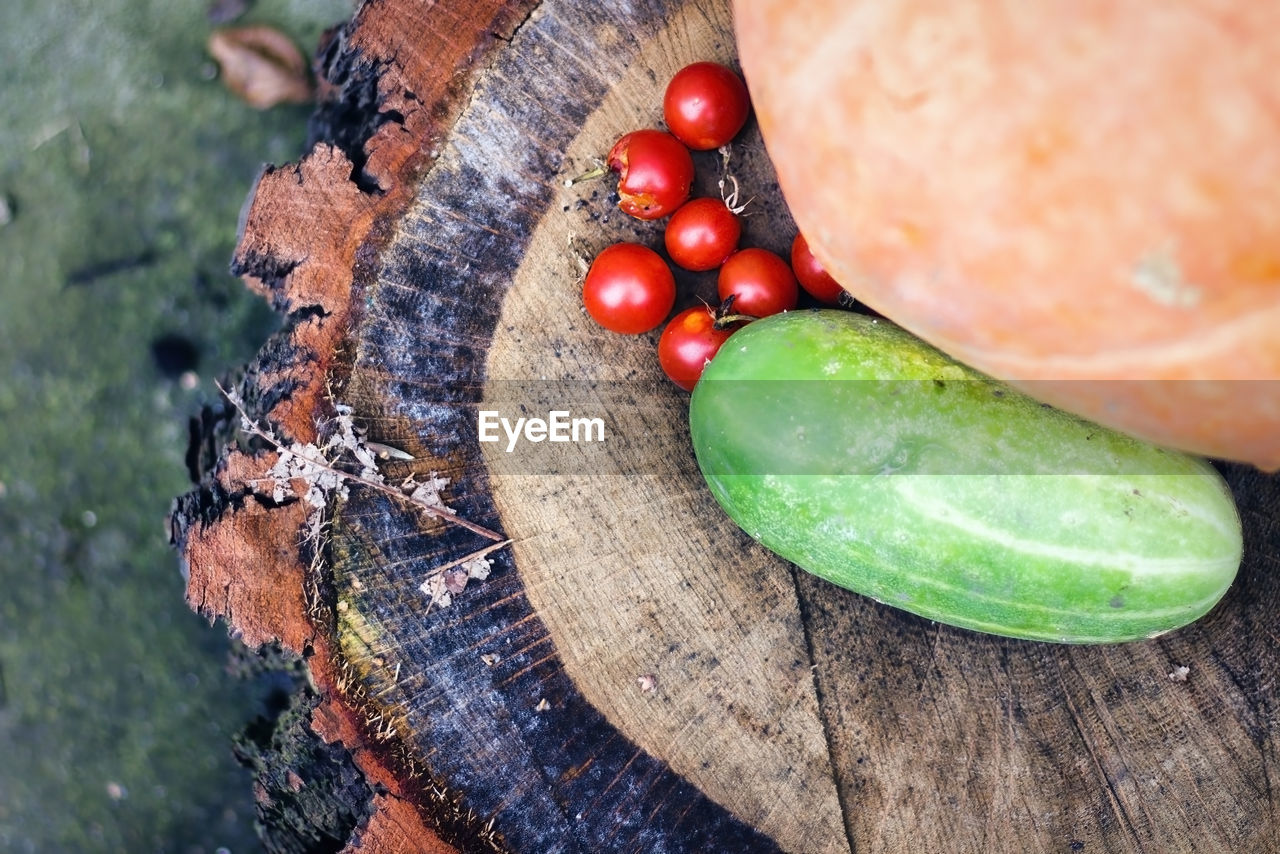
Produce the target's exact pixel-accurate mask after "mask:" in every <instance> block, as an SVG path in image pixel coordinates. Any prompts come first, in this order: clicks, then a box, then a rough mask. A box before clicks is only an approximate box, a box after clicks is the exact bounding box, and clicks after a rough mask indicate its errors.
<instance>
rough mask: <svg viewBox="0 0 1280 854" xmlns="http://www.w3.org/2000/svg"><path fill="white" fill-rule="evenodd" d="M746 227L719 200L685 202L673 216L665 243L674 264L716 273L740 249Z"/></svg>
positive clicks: (705, 199)
mask: <svg viewBox="0 0 1280 854" xmlns="http://www.w3.org/2000/svg"><path fill="white" fill-rule="evenodd" d="M741 236H742V225H741V224H740V223H739V222H738V216H737V214H735V213H734V212H733V211H731V210H729V206H728V205H726V204H725V203H724V202H722V201H720V200H719V199H712V198H703V199H693V200H692V201H688V202H685V203H684V204H683V205H681V206H680V208H679V209H678V210H677V211H676V212H675V213H673V214H672V215H671V221H670V222H668V223H667V230H666V232H665V234H664V235H663V239H664V240H665V241H666V244H667V254H668V255H670V256H671V260H672V261H674V262H675V263H677V264H679V265H680V266H681V267H684V268H685V269H686V270H714V269H715V268H716V267H719V266H720V265H721V264H723V263H724V261H725V259H726V258H728V257H729V256H730V255H732V254H733V250H735V249H737V248H738V238H739V237H741Z"/></svg>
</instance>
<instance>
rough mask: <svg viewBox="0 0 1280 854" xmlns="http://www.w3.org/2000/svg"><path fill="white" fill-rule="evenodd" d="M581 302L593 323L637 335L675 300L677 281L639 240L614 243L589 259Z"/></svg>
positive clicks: (663, 314)
mask: <svg viewBox="0 0 1280 854" xmlns="http://www.w3.org/2000/svg"><path fill="white" fill-rule="evenodd" d="M582 302H583V304H584V305H585V306H586V307H587V314H589V315H591V317H592V319H594V320H595V322H596V323H599V324H600V325H601V326H603V327H604V328H605V329H608V330H610V331H612V332H621V333H623V334H626V335H639V334H641V333H643V332H648V331H649V330H651V329H656V328H657V327H658V325H659V324H661V323H662V321H663V320H665V319H666V317H667V315H668V314H670V313H671V307H672V306H673V305H675V302H676V281H675V277H674V276H672V275H671V268H670V267H668V266H667V262H666V261H663V260H662V256H661V255H659V254H658V253H657V252H654V251H653V250H652V249H650V248H649V247H647V246H641V245H640V244H639V243H615V244H614V245H612V246H610V247H609V248H607V249H605V250H604V251H603V252H601V253H600V254H599V255H597V256H596V259H595V260H594V261H592V262H591V269H590V270H588V271H587V279H586V281H585V282H584V283H583V286H582Z"/></svg>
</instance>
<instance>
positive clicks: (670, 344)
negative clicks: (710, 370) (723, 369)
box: [658, 305, 735, 391]
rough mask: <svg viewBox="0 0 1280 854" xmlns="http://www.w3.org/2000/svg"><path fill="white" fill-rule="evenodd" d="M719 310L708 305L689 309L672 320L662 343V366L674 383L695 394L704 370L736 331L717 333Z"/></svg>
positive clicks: (660, 357)
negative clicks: (694, 388) (716, 310)
mask: <svg viewBox="0 0 1280 854" xmlns="http://www.w3.org/2000/svg"><path fill="white" fill-rule="evenodd" d="M715 323H716V313H715V309H713V308H708V307H707V306H705V305H697V306H694V307H693V308H686V309H685V310H684V311H682V312H680V313H679V314H677V315H676V316H675V317H673V318H671V322H670V323H668V324H667V328H666V329H664V330H662V337H661V338H659V339H658V362H659V363H660V364H661V365H662V370H663V372H664V373H666V375H667V376H668V377H669V378H670V379H671V381H672V382H673V383H675V384H676V385H678V386H680V388H682V389H684V390H685V391H693V387H694V386H695V385H697V384H698V379H699V378H700V377H701V376H702V369H703V368H705V367H706V366H707V362H709V361H711V357H712V356H714V355H715V354H716V351H718V350H719V349H720V345H721V344H723V343H724V342H725V341H726V340H727V339H728V337H729V336H730V335H732V334H733V333H734V331H735V330H734V329H716V328H715Z"/></svg>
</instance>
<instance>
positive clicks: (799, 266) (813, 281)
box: [791, 234, 844, 305]
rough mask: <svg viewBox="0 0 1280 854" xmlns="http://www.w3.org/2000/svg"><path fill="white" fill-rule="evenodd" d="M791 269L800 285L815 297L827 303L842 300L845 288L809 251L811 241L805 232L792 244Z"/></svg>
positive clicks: (834, 303) (835, 303)
mask: <svg viewBox="0 0 1280 854" xmlns="http://www.w3.org/2000/svg"><path fill="white" fill-rule="evenodd" d="M791 269H792V270H793V271H795V274H796V279H797V280H799V282H800V287H802V288H804V289H805V290H806V291H808V292H809V294H810V295H811V296H812V297H813V298H814V299H816V300H818V301H819V302H825V303H826V304H827V305H837V304H838V303H839V302H840V295H841V294H842V293H844V288H842V287H840V283H839V282H837V281H836V280H835V279H833V278H831V274H830V273H828V272H827V268H826V267H823V266H822V262H821V261H819V260H818V259H817V258H815V257H813V253H812V252H810V251H809V242H808V241H807V240H805V239H804V235H803V234H797V235H796V239H795V241H793V242H792V244H791Z"/></svg>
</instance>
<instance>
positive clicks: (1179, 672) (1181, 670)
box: [1169, 664, 1191, 682]
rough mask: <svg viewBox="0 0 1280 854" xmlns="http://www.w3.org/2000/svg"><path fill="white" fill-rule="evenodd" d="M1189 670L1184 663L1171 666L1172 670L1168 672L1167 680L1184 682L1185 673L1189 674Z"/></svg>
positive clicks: (1185, 679) (1185, 678)
mask: <svg viewBox="0 0 1280 854" xmlns="http://www.w3.org/2000/svg"><path fill="white" fill-rule="evenodd" d="M1190 672H1191V668H1190V667H1187V666H1186V665H1185V664H1182V665H1179V666H1178V667H1175V668H1173V671H1172V672H1171V673H1170V674H1169V681H1170V682H1186V681H1187V674H1189V673H1190Z"/></svg>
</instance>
